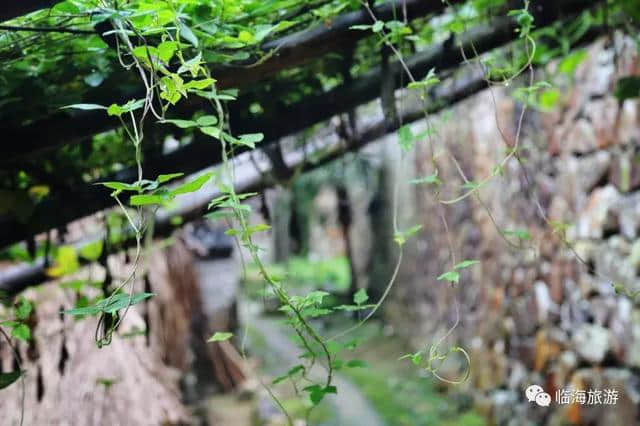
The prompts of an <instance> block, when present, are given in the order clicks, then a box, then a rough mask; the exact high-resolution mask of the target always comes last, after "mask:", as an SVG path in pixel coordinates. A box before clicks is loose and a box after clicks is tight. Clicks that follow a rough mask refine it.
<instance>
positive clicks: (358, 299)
mask: <svg viewBox="0 0 640 426" xmlns="http://www.w3.org/2000/svg"><path fill="white" fill-rule="evenodd" d="M367 300H369V296H368V295H367V290H365V289H364V288H361V289H360V290H358V291H356V294H354V295H353V302H354V303H355V304H356V305H362V304H363V303H364V302H366V301H367Z"/></svg>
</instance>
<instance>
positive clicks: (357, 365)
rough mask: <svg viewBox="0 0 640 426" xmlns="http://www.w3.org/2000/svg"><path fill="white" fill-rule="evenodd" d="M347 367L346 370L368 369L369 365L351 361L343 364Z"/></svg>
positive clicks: (354, 360) (357, 360) (355, 360)
mask: <svg viewBox="0 0 640 426" xmlns="http://www.w3.org/2000/svg"><path fill="white" fill-rule="evenodd" d="M345 365H346V366H347V368H367V367H369V364H367V362H366V361H363V360H361V359H352V360H349V361H347V363H346V364H345Z"/></svg>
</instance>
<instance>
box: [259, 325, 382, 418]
mask: <svg viewBox="0 0 640 426" xmlns="http://www.w3.org/2000/svg"><path fill="white" fill-rule="evenodd" d="M249 327H250V328H252V329H253V330H255V331H256V332H257V333H259V334H260V335H262V336H263V338H264V340H265V342H266V343H267V345H268V347H269V350H270V351H273V352H274V353H275V354H276V355H277V356H278V357H279V358H280V359H282V361H283V362H284V363H286V364H287V365H291V366H293V365H295V364H298V363H300V359H299V358H298V353H300V349H299V348H297V347H296V346H295V345H294V344H293V342H292V341H291V340H290V339H289V338H288V337H287V335H286V334H285V333H284V332H283V330H282V329H281V326H280V325H279V324H278V322H277V321H276V320H274V319H271V318H264V317H261V316H254V315H252V316H251V318H250V323H249ZM310 376H311V377H312V378H314V379H318V380H320V379H322V378H323V377H325V372H324V370H323V369H322V367H319V366H316V367H314V368H313V369H312V371H311V373H310ZM334 384H335V386H336V387H337V388H338V394H337V395H328V396H327V397H326V398H327V400H328V401H329V402H330V403H331V405H332V406H333V408H334V409H335V410H336V425H340V426H384V422H383V421H382V419H381V418H380V416H379V415H378V413H377V412H376V410H375V408H374V407H373V406H372V405H371V404H370V403H369V401H368V400H367V399H366V398H365V396H364V395H362V393H361V392H360V390H359V389H358V388H357V386H355V385H354V384H353V383H351V382H350V381H349V380H347V379H345V378H344V377H342V376H340V375H335V376H334Z"/></svg>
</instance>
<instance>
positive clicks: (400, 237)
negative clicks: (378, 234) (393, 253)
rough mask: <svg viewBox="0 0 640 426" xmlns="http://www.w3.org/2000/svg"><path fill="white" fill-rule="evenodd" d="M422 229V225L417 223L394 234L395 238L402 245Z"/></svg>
mask: <svg viewBox="0 0 640 426" xmlns="http://www.w3.org/2000/svg"><path fill="white" fill-rule="evenodd" d="M421 229H422V225H415V226H412V227H411V228H409V229H407V230H405V231H398V232H396V233H395V235H394V236H393V240H394V241H395V242H396V243H397V244H398V245H399V246H400V247H402V246H403V245H404V244H405V243H406V242H407V240H408V239H409V238H411V237H413V236H414V235H416V234H417V233H418V232H419V231H420V230H421Z"/></svg>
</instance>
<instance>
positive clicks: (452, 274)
mask: <svg viewBox="0 0 640 426" xmlns="http://www.w3.org/2000/svg"><path fill="white" fill-rule="evenodd" d="M443 280H444V281H449V282H450V283H452V284H458V281H460V273H458V271H447V272H445V273H444V274H442V275H440V276H439V277H438V281H443Z"/></svg>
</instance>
